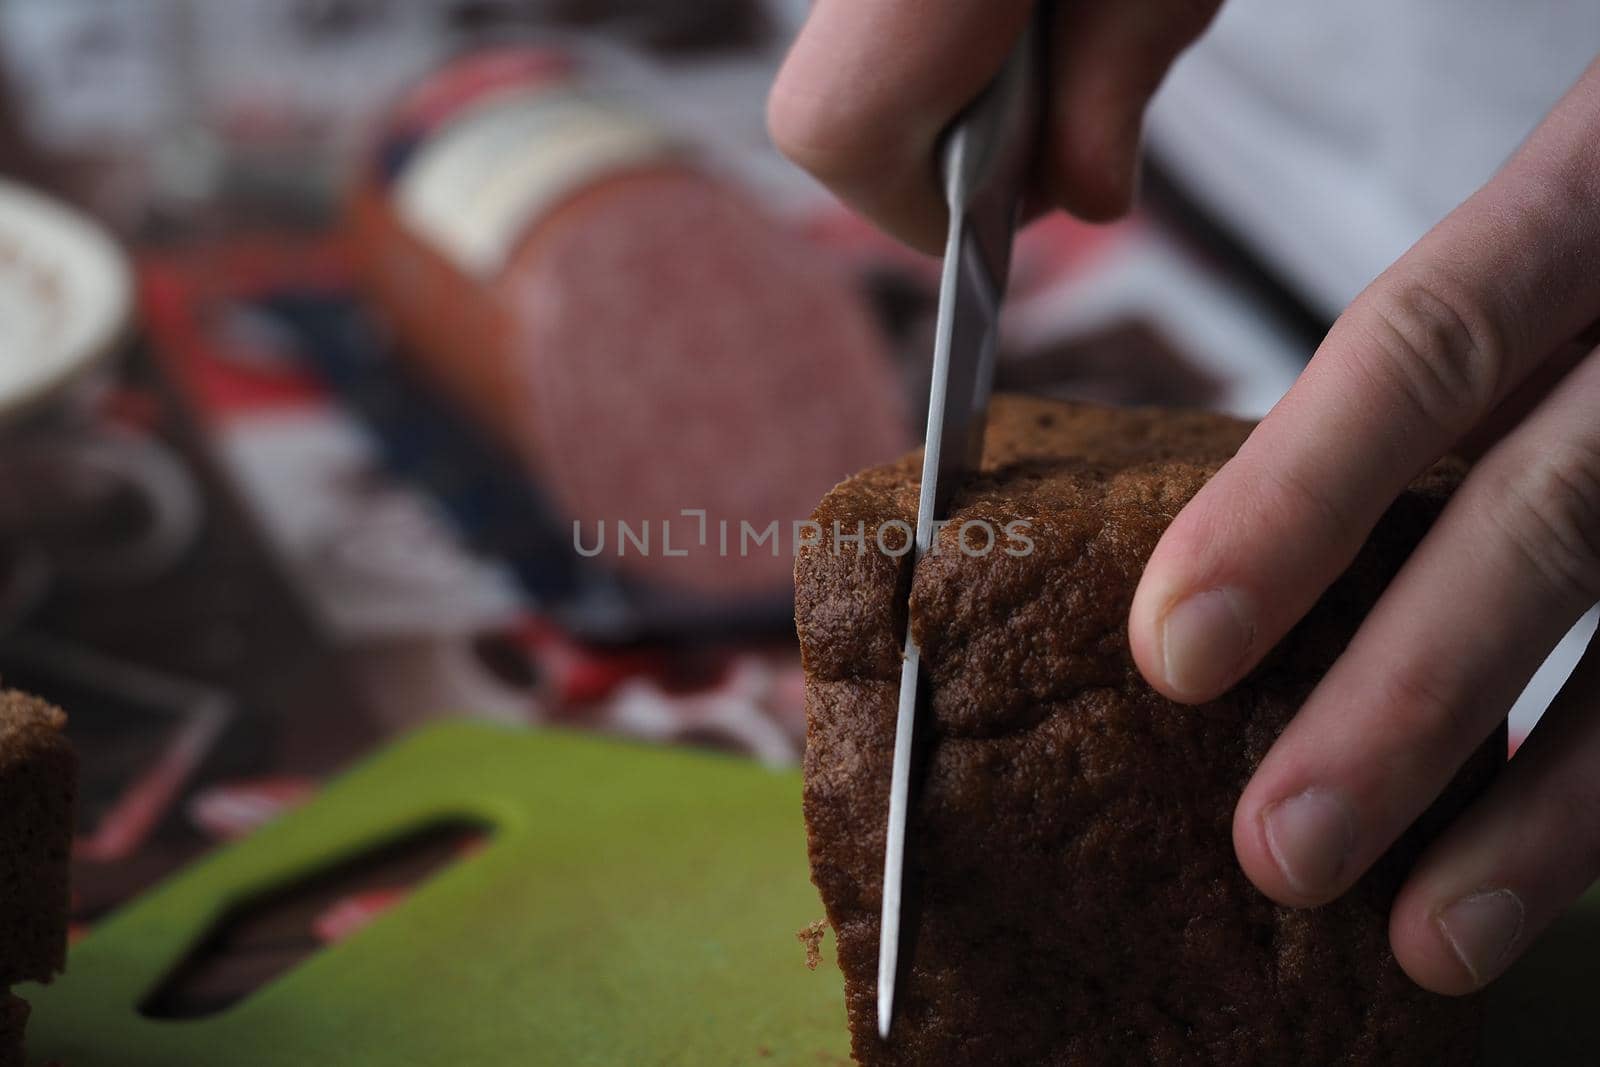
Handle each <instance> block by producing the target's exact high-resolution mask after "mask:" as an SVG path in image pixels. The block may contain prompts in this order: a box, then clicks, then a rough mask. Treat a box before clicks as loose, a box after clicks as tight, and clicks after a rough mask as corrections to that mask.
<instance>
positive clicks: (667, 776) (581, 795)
mask: <svg viewBox="0 0 1600 1067" xmlns="http://www.w3.org/2000/svg"><path fill="white" fill-rule="evenodd" d="M455 818H463V819H469V820H479V821H482V822H484V823H486V824H488V825H489V826H491V827H492V828H493V835H494V836H493V838H492V839H491V840H490V842H489V843H488V845H487V847H485V848H483V849H482V850H481V851H479V852H477V853H475V854H473V855H472V856H471V857H470V858H467V859H464V860H461V861H459V862H457V863H456V864H454V865H453V866H451V867H449V868H447V869H446V870H444V871H442V872H441V873H439V874H438V875H436V876H435V877H433V878H431V879H429V880H428V881H427V882H425V883H423V884H422V885H421V886H420V888H418V890H417V891H416V892H415V893H413V894H412V895H410V896H409V897H407V898H406V899H405V900H404V901H403V902H402V903H401V904H399V905H398V906H397V907H395V908H394V909H393V910H391V911H389V912H387V913H385V914H384V915H383V916H382V917H381V918H380V919H378V920H377V921H376V922H374V923H373V924H372V925H370V926H368V927H367V928H365V929H363V930H361V931H360V932H358V933H356V934H355V935H354V936H352V937H350V938H349V939H347V940H345V941H342V942H340V943H339V944H337V945H334V946H332V947H330V948H327V949H325V950H323V951H321V952H319V953H317V954H316V955H314V956H312V957H310V958H309V959H307V960H305V961H304V962H303V963H301V964H300V965H299V966H298V967H296V968H295V969H294V970H292V971H290V972H288V973H287V974H285V975H283V976H281V977H280V978H278V979H277V980H275V981H272V982H269V983H268V984H267V985H265V986H263V987H261V988H260V989H258V990H257V991H256V992H255V993H253V994H252V995H251V996H249V997H248V998H247V999H245V1000H243V1001H241V1002H239V1003H238V1004H236V1005H234V1006H233V1007H231V1008H229V1009H227V1010H226V1011H224V1012H222V1013H220V1014H217V1015H213V1016H210V1017H208V1018H203V1019H198V1020H193V1021H187V1020H186V1021H173V1020H166V1019H162V1020H156V1019H148V1018H145V1017H143V1016H141V1015H140V1014H139V1013H138V1011H137V1010H136V1006H137V1005H138V1004H139V1003H140V1002H141V1001H142V1000H143V999H144V998H145V997H146V996H147V995H148V994H149V993H150V991H151V990H152V989H153V988H154V987H155V986H156V985H157V984H158V983H159V982H160V981H161V980H162V978H163V977H164V976H165V975H166V974H167V973H169V972H170V971H171V969H172V968H173V967H174V966H175V965H176V964H177V963H178V962H179V961H180V960H182V959H183V957H184V956H185V954H186V953H187V952H188V951H189V949H190V948H191V947H192V946H194V945H195V944H196V943H197V942H198V941H200V939H202V938H203V937H204V935H205V934H206V933H207V931H208V930H209V929H210V928H212V927H213V925H214V924H216V923H217V922H218V921H219V920H220V919H222V918H223V917H224V916H226V915H227V914H228V913H229V912H230V911H231V910H233V909H236V908H240V907H242V906H244V905H246V904H248V903H250V902H251V901H253V900H258V899H260V898H261V897H263V896H264V895H267V894H270V893H271V892H272V891H273V890H274V889H280V888H282V887H284V886H285V885H289V884H293V883H297V882H301V881H303V880H304V879H306V878H307V877H308V876H309V875H313V874H315V873H316V872H318V871H322V870H327V869H330V868H333V867H336V866H337V865H338V864H339V863H340V862H341V861H342V860H347V859H348V858H349V857H351V856H352V855H357V854H361V853H365V852H368V851H370V850H372V849H373V848H375V847H377V846H380V845H382V844H383V843H384V842H386V841H393V840H395V839H397V838H402V837H406V836H409V835H410V834H412V833H414V832H416V831H417V830H420V829H422V828H424V827H427V826H430V825H436V824H438V823H440V822H441V821H444V820H450V819H455ZM821 915H822V906H821V904H820V903H819V902H818V899H817V894H816V890H815V889H813V888H812V886H811V883H810V879H809V876H808V874H807V868H806V853H805V837H804V832H803V830H802V826H801V821H800V782H799V778H798V776H796V775H795V774H793V773H784V772H774V771H771V770H767V769H764V768H762V767H761V766H759V765H758V764H755V763H753V762H750V761H748V760H741V759H735V758H732V757H719V756H713V755H705V754H697V753H690V752H684V751H681V750H672V749H661V748H645V747H642V746H635V745H630V744H623V743H619V742H616V741H604V740H596V739H593V738H590V737H584V736H576V735H571V734H564V733H556V732H540V733H533V732H527V731H517V730H512V729H507V728H501V727H494V726H484V725H479V724H466V723H452V724H447V725H443V726H438V727H432V728H429V729H427V730H425V731H423V732H421V733H418V734H415V735H413V736H411V737H410V738H408V739H406V740H403V741H402V742H400V743H399V744H397V745H396V746H394V747H392V748H390V749H389V750H388V751H386V752H384V753H383V754H381V755H380V756H378V757H377V758H375V759H373V760H372V761H370V762H368V763H366V764H365V765H363V766H361V767H359V768H357V769H356V770H355V771H353V772H351V773H350V774H348V775H346V776H345V777H343V778H341V779H340V780H338V781H337V782H335V783H334V784H333V785H331V786H330V787H329V788H328V789H326V790H325V791H324V792H323V793H322V794H321V795H320V796H318V797H317V799H316V800H315V801H313V802H312V803H311V804H310V805H308V806H307V807H305V808H303V809H301V810H299V811H296V812H294V813H293V814H290V815H288V816H286V817H285V818H283V819H281V820H279V821H278V822H276V823H274V824H272V825H270V826H268V827H266V828H265V829H263V830H262V831H260V832H259V833H257V834H255V835H254V836H252V837H250V838H249V839H247V840H245V841H244V842H242V843H240V844H238V845H236V846H233V847H231V848H227V849H225V850H223V851H222V852H220V853H218V854H217V855H216V856H214V857H213V858H211V859H209V860H207V861H205V862H202V863H201V864H199V865H197V866H195V867H193V868H191V869H190V870H187V871H185V872H183V873H182V874H180V875H179V876H178V877H176V878H175V879H173V880H171V881H169V882H167V883H166V884H165V885H163V886H161V887H159V888H157V889H156V890H154V891H152V892H151V893H149V894H148V895H146V896H144V897H143V898H141V899H140V900H138V901H136V902H134V903H133V904H132V905H131V906H129V907H127V908H125V909H124V910H122V911H121V912H119V913H117V914H116V915H114V916H113V917H111V918H110V919H109V920H107V921H105V922H104V923H102V924H100V925H99V926H97V927H96V928H95V929H94V931H93V932H92V933H91V934H90V935H89V936H88V937H86V938H85V939H84V940H83V941H81V942H80V943H79V944H77V945H76V946H74V947H73V950H72V954H71V959H70V962H69V965H68V969H67V974H66V975H65V976H64V977H62V978H61V979H59V980H58V981H57V982H56V983H55V984H54V985H52V986H49V987H45V988H41V987H29V988H27V989H24V990H19V993H20V994H21V995H22V996H23V997H25V998H26V999H28V1000H29V1001H31V1002H32V1003H33V1008H34V1014H33V1020H32V1022H31V1023H30V1024H29V1030H28V1046H29V1059H30V1061H31V1062H34V1063H47V1062H49V1061H51V1060H52V1059H59V1060H61V1061H63V1062H64V1063H66V1064H68V1065H70V1067H112V1065H116V1067H201V1065H205V1067H217V1065H219V1064H226V1065H228V1067H291V1065H292V1067H310V1065H317V1067H324V1065H337V1067H362V1065H366V1064H372V1065H375V1067H376V1065H382V1067H408V1065H413V1064H415V1065H426V1067H442V1065H456V1064H471V1065H474V1067H500V1065H505V1067H528V1065H538V1064H551V1065H561V1067H567V1065H572V1067H582V1065H589V1064H593V1065H604V1067H616V1065H644V1064H658V1063H659V1064H683V1065H685V1067H715V1065H720V1064H805V1065H806V1067H817V1065H818V1064H829V1063H834V1064H846V1063H848V1062H849V1056H848V1049H849V1042H848V1039H847V1036H846V1033H845V1017H844V999H843V992H842V983H841V980H840V977H839V972H838V971H837V969H835V968H834V967H833V965H832V963H831V962H828V963H826V964H825V965H824V967H821V968H818V969H817V970H816V971H815V972H812V971H808V970H807V969H806V967H805V950H804V948H803V947H802V946H801V944H800V943H799V942H798V941H797V940H796V938H795V931H796V930H798V929H799V928H800V927H802V926H804V925H806V924H807V923H809V922H811V921H812V920H814V919H817V918H820V917H821Z"/></svg>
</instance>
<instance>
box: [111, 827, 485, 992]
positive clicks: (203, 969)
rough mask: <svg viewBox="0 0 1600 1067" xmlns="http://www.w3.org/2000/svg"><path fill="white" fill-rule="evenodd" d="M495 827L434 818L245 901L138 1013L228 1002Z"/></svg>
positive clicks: (382, 907) (368, 915) (365, 921)
mask: <svg viewBox="0 0 1600 1067" xmlns="http://www.w3.org/2000/svg"><path fill="white" fill-rule="evenodd" d="M492 833H493V827H491V826H490V825H488V824H487V823H484V822H481V821H475V820H471V819H465V818H450V819H445V820H441V821H437V822H431V823H428V824H426V825H424V826H422V827H419V828H417V829H414V830H411V831H409V832H407V833H405V834H403V835H402V836H400V837H397V838H390V839H389V840H387V841H384V842H383V843H381V844H378V845H376V846H372V847H368V848H366V849H364V850H363V851H360V852H357V853H355V854H353V855H351V856H347V857H345V858H343V859H341V860H339V861H337V862H335V863H334V864H333V865H332V866H329V867H324V868H321V869H319V870H312V871H307V872H306V873H305V874H303V875H302V876H301V877H300V878H298V879H296V880H294V881H292V882H289V883H287V884H285V885H281V886H278V887H276V888H274V889H273V890H271V891H269V892H266V893H263V894H262V895H260V896H258V897H255V898H254V899H251V900H248V901H246V902H245V903H244V904H242V905H240V906H238V907H236V908H234V909H233V910H232V911H230V912H229V913H228V914H227V915H225V916H224V917H223V918H222V919H221V920H219V921H218V922H217V923H216V924H215V925H213V926H212V927H211V929H210V930H208V931H207V932H206V934H205V935H204V936H203V937H201V938H200V939H199V940H198V941H197V942H196V943H195V946H194V947H193V948H192V949H190V951H189V953H188V955H186V956H185V957H184V959H183V961H182V962H181V963H179V964H178V966H177V967H176V968H175V969H174V970H173V971H172V972H171V973H170V974H169V975H168V976H167V977H166V978H165V979H163V980H162V982H161V984H160V985H158V986H157V987H156V988H155V989H154V990H153V991H152V992H151V993H150V995H149V996H147V997H146V998H145V999H144V1001H143V1002H142V1003H141V1004H140V1005H139V1013H140V1014H141V1015H144V1016H145V1017H147V1018H151V1019H169V1020H193V1019H203V1018H206V1017H208V1016H212V1015H217V1014H219V1013H221V1012H224V1011H226V1010H228V1009H229V1008H231V1007H233V1006H234V1005H236V1004H238V1003H240V1002H242V1001H244V1000H245V999H246V998H248V997H249V996H250V995H251V994H252V993H254V992H255V991H256V990H257V989H260V988H261V987H262V986H264V985H266V984H267V983H269V982H271V981H273V980H275V979H277V978H280V977H282V976H283V975H285V974H287V973H289V972H290V971H291V970H293V969H294V968H296V967H298V966H300V965H301V964H302V963H304V962H305V961H306V960H308V959H310V958H311V957H312V956H315V955H316V954H317V953H319V952H322V951H325V950H326V949H327V948H329V947H331V946H333V945H335V944H337V943H339V942H340V941H343V940H344V939H346V938H348V937H351V936H353V935H354V934H356V933H357V932H358V931H360V930H361V929H363V928H365V927H366V926H367V925H369V924H370V923H372V922H374V921H376V920H378V919H379V918H380V917H381V916H382V915H383V913H384V912H386V911H388V910H389V909H390V908H392V907H393V906H394V905H396V904H398V903H399V902H400V901H401V900H403V899H405V897H406V896H407V895H408V894H409V893H411V892H414V891H415V890H416V889H417V888H418V887H420V886H421V885H422V884H423V883H425V882H427V881H429V880H431V879H433V878H435V877H437V876H438V875H439V874H441V873H442V872H443V871H445V870H447V869H449V868H451V867H453V866H455V865H457V864H459V863H461V862H463V861H465V860H467V859H468V858H469V857H470V856H471V855H473V854H474V853H475V852H476V851H477V850H478V849H480V848H481V847H482V846H483V845H484V844H486V843H487V842H488V840H489V838H490V836H492Z"/></svg>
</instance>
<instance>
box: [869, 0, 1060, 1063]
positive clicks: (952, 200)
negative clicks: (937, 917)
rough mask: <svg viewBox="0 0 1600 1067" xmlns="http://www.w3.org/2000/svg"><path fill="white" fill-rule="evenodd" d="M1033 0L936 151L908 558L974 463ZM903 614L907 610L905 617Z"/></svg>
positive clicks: (901, 770) (904, 744) (895, 960)
mask: <svg viewBox="0 0 1600 1067" xmlns="http://www.w3.org/2000/svg"><path fill="white" fill-rule="evenodd" d="M1044 21H1045V14H1044V5H1043V4H1041V5H1040V8H1039V10H1038V11H1037V12H1036V13H1035V15H1034V17H1033V18H1032V20H1031V21H1030V22H1029V24H1028V26H1027V28H1026V29H1025V30H1024V32H1023V34H1022V36H1021V38H1020V39H1019V40H1018V41H1017V43H1016V45H1015V46H1014V47H1013V49H1012V52H1011V55H1010V57H1009V58H1008V59H1007V61H1006V65H1005V67H1004V68H1003V69H1002V70H1001V71H1000V73H999V74H998V75H996V76H995V79H994V80H993V81H992V82H991V83H990V84H989V85H988V86H987V87H986V88H985V89H984V91H983V93H982V94H981V95H980V96H979V97H978V98H977V99H975V100H974V101H973V102H972V103H971V104H969V105H968V106H967V108H966V109H965V110H964V111H963V112H962V113H961V114H960V115H959V116H957V118H956V120H955V122H954V123H953V124H952V125H951V127H950V129H949V131H948V132H947V133H946V136H945V139H944V142H943V148H942V151H941V158H940V170H941V174H942V176H943V179H944V193H945V200H946V202H947V203H948V205H949V208H950V229H949V235H948V237H947V239H946V243H945V254H944V265H943V270H942V274H941V277H940V283H939V317H938V323H937V328H936V332H935V338H934V350H933V377H932V381H931V384H930V387H929V390H928V428H927V435H926V437H925V439H924V440H925V446H924V451H923V459H922V485H921V492H920V495H919V498H918V501H917V525H916V530H915V541H914V550H913V554H912V559H913V565H915V561H917V560H920V559H921V558H922V557H923V556H924V555H926V554H927V553H928V552H929V551H930V550H931V549H932V547H933V541H934V536H935V533H936V525H935V524H936V522H937V521H938V520H939V519H941V518H943V517H944V516H945V515H946V513H947V511H948V508H949V503H950V497H951V494H952V492H954V490H955V488H956V486H957V484H958V483H959V482H960V480H961V478H962V476H963V475H964V474H965V473H966V472H968V471H970V470H973V469H975V468H976V467H977V465H978V462H979V459H980V457H981V453H982V449H983V430H984V421H985V416H986V414H987V412H988V407H989V394H990V391H991V388H992V385H993V382H994V360H995V351H996V348H997V344H998V340H999V325H1000V304H1001V300H1002V299H1003V297H1004V295H1005V289H1006V282H1007V279H1008V277H1009V274H1010V264H1011V244H1012V239H1013V237H1014V236H1015V233H1016V227H1017V220H1018V216H1019V212H1020V208H1021V202H1022V189H1023V184H1024V181H1025V178H1026V175H1027V170H1028V163H1029V160H1030V158H1031V155H1032V149H1033V145H1034V142H1035V135H1036V132H1037V131H1036V127H1037V124H1038V120H1039V77H1040V72H1039V68H1040V66H1041V62H1042V58H1041V55H1040V51H1039V50H1040V48H1041V46H1042V39H1043V36H1044V34H1043V29H1044V28H1043V26H1042V23H1043V22H1044ZM909 616H910V613H909V612H907V618H908V620H909ZM921 673H922V672H921V653H920V652H919V651H918V649H917V643H916V640H915V638H914V636H913V635H912V633H911V629H910V625H909V622H908V624H907V627H906V637H905V651H904V656H903V659H902V663H901V669H900V700H899V708H898V711H897V712H896V717H895V735H894V759H893V765H892V771H891V777H890V784H889V820H888V830H887V834H886V835H885V842H884V862H883V902H882V903H883V910H882V914H881V916H880V923H879V937H878V1036H879V1037H880V1038H882V1039H884V1040H887V1039H888V1037H889V1030H890V1026H891V1023H892V1022H893V1019H894V993H895V980H896V977H897V972H898V966H899V955H900V923H901V899H902V892H903V875H904V871H905V850H906V822H907V816H908V805H909V803H910V791H911V755H912V740H913V735H914V732H915V727H916V717H917V709H918V705H919V702H920V697H921V689H922V686H921Z"/></svg>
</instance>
